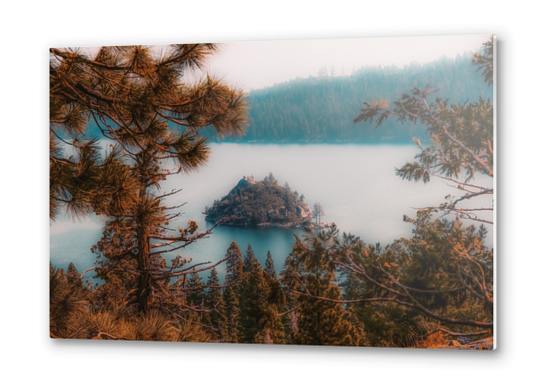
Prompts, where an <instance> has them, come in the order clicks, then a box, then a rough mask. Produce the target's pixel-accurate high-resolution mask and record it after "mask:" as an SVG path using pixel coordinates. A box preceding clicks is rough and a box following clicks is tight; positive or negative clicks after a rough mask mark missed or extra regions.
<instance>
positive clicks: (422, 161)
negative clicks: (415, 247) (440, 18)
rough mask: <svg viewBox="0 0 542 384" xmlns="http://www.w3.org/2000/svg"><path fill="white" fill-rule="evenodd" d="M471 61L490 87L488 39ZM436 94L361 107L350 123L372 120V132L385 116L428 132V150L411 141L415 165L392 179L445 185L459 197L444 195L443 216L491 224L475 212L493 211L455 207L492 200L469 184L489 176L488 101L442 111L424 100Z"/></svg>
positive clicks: (443, 104) (488, 190)
mask: <svg viewBox="0 0 542 384" xmlns="http://www.w3.org/2000/svg"><path fill="white" fill-rule="evenodd" d="M473 62H474V63H475V64H476V65H479V66H480V69H482V70H483V75H484V79H485V81H486V83H487V84H488V85H492V84H493V39H492V40H490V41H488V42H487V43H485V44H484V49H483V52H482V53H481V54H475V57H474V60H473ZM435 91H436V90H435V89H432V88H430V87H427V88H425V89H421V88H416V87H415V88H413V90H412V94H410V95H409V94H404V95H403V96H402V97H401V98H399V99H398V100H397V101H395V102H394V105H395V107H394V108H391V107H390V106H389V104H388V102H387V101H386V100H381V99H378V100H373V101H372V102H365V103H364V107H363V108H362V109H361V114H360V115H359V116H358V117H356V119H354V122H356V123H357V122H365V121H371V122H372V121H373V119H375V120H376V127H378V126H380V125H381V124H382V123H383V122H384V121H386V120H387V119H388V118H389V117H393V116H395V117H396V118H397V121H398V122H401V123H405V122H414V123H416V122H418V121H419V122H421V123H422V124H423V125H424V126H425V127H426V128H427V132H428V133H429V137H430V139H431V143H432V145H430V146H429V147H427V148H423V147H422V144H421V142H420V140H419V139H417V138H413V140H414V141H415V142H416V143H417V144H418V145H419V146H420V148H421V149H422V151H421V153H420V154H418V155H416V159H417V161H415V162H412V163H407V164H405V165H404V166H403V167H401V168H399V169H397V170H396V171H397V175H398V176H400V177H402V178H403V179H406V180H414V181H418V180H422V181H423V182H424V183H426V182H428V181H430V180H431V178H434V177H436V178H439V179H441V180H444V181H446V182H448V183H451V185H452V186H454V187H455V188H456V190H458V191H460V193H461V196H459V197H457V198H456V197H454V196H452V195H448V196H447V197H446V200H447V201H446V202H445V203H442V204H441V205H440V206H438V207H432V208H436V209H439V210H440V211H442V212H444V213H452V212H453V213H455V214H456V215H457V217H458V218H460V219H468V220H474V221H478V222H482V223H487V224H493V220H492V219H490V220H487V219H483V218H481V217H479V214H480V212H484V211H489V212H493V206H480V207H475V208H464V207H460V206H459V205H458V204H459V203H461V202H462V201H465V200H470V199H473V198H475V197H478V196H482V195H493V187H492V186H490V187H486V186H483V185H479V184H476V183H474V182H473V181H472V180H473V179H474V176H475V175H476V174H481V175H485V176H489V177H491V178H492V177H493V174H494V172H493V167H494V164H493V126H494V124H493V102H492V101H491V100H490V99H483V98H480V99H479V100H478V101H477V102H472V103H467V102H465V103H464V104H455V105H451V106H448V102H447V100H442V99H440V98H436V99H435V100H434V101H433V102H432V101H430V99H429V97H430V95H431V94H432V93H434V92H435Z"/></svg>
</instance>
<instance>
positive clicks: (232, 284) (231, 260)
mask: <svg viewBox="0 0 542 384" xmlns="http://www.w3.org/2000/svg"><path fill="white" fill-rule="evenodd" d="M226 258H227V264H226V278H225V281H226V285H227V286H226V287H225V288H224V294H223V298H224V307H225V317H226V320H225V323H226V325H225V332H224V336H225V339H227V340H230V341H231V342H232V343H237V342H239V291H240V288H239V286H240V284H241V281H242V279H243V275H244V273H243V264H244V263H243V260H242V256H241V251H240V250H239V247H238V246H237V244H236V243H235V242H232V243H231V245H230V247H229V248H228V251H227V252H226Z"/></svg>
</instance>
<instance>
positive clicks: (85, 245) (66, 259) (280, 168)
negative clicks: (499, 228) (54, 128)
mask: <svg viewBox="0 0 542 384" xmlns="http://www.w3.org/2000/svg"><path fill="white" fill-rule="evenodd" d="M210 146H211V150H212V153H211V157H210V159H209V163H208V164H207V165H206V166H204V167H202V168H201V170H200V171H198V172H194V173H192V174H189V175H184V174H180V175H173V176H171V177H169V178H168V180H166V181H165V182H163V183H162V189H163V190H164V191H165V192H169V191H170V190H172V189H174V188H176V189H182V192H180V193H178V194H176V195H173V196H171V197H169V198H168V201H167V202H168V203H169V204H170V205H178V204H181V203H184V202H186V203H187V204H186V205H185V206H183V207H182V208H181V211H182V212H184V215H183V216H182V217H181V218H180V219H179V220H178V221H177V222H172V223H171V227H172V228H176V227H177V226H184V225H186V223H187V221H188V220H195V221H196V222H197V224H198V225H199V231H204V230H206V229H207V228H210V227H211V226H212V224H211V223H207V222H205V220H204V215H203V213H202V212H203V211H204V209H205V206H211V205H212V204H213V201H214V200H215V199H220V198H222V197H223V196H225V195H226V194H227V193H228V192H229V191H230V190H231V189H232V188H233V187H234V186H235V185H236V184H237V183H238V182H239V180H240V179H242V178H243V176H244V175H253V176H254V178H255V179H256V180H261V179H263V178H264V177H265V176H267V175H268V174H269V173H270V172H272V173H273V175H274V176H275V177H276V178H277V179H278V182H279V184H280V185H284V183H285V182H286V181H287V182H288V184H289V185H290V187H291V188H292V190H293V191H298V193H299V195H301V194H304V195H305V197H306V199H305V202H307V203H308V204H309V206H311V207H312V205H313V204H314V203H315V202H320V203H321V204H322V206H323V208H324V211H325V216H324V217H322V221H323V222H335V223H336V224H337V226H338V228H339V229H340V231H341V232H349V233H353V234H355V235H357V236H359V237H360V238H361V239H362V240H364V241H365V242H366V243H372V244H374V243H376V242H380V243H381V244H382V245H387V244H389V243H391V242H393V240H394V239H398V238H401V237H411V234H412V229H413V226H412V225H411V224H408V223H404V222H403V215H408V216H410V217H415V215H416V210H415V209H414V208H423V207H427V206H431V205H439V204H440V203H442V202H443V201H444V197H445V196H446V195H448V194H452V195H455V196H460V195H461V191H459V190H457V189H454V188H452V187H450V186H448V185H446V184H445V183H443V182H442V181H440V180H437V179H434V180H432V181H431V182H429V183H427V184H423V183H422V182H418V183H416V182H412V181H410V182H409V181H406V180H401V178H399V177H398V176H396V175H395V168H398V167H400V166H402V165H403V164H405V163H406V162H407V161H413V160H414V156H415V155H416V154H417V153H418V152H419V148H418V147H417V146H416V145H353V144H352V145H350V144H345V145H334V144H333V145H332V144H305V145H290V144H287V145H270V144H211V145H210ZM474 181H475V182H476V183H478V184H481V185H484V186H491V185H492V179H491V178H489V177H477V178H476V179H475V180H474ZM476 206H486V207H487V206H491V196H483V197H480V198H477V199H475V200H474V201H468V202H467V203H466V204H464V205H463V207H476ZM437 217H438V216H437ZM482 217H484V218H491V214H486V215H485V216H482ZM453 218H454V217H450V219H453ZM466 223H469V222H468V221H467V222H466ZM472 223H473V224H476V225H479V224H477V223H474V222H472ZM102 227H103V221H101V220H100V219H97V218H96V217H95V216H94V217H90V218H89V219H87V220H85V221H83V222H75V223H74V222H73V221H71V220H69V219H62V218H61V219H60V220H59V221H58V222H57V223H55V224H53V225H52V226H51V262H52V263H53V265H54V266H55V267H60V268H67V266H68V264H69V263H70V262H73V263H74V264H75V266H76V268H77V269H78V271H79V272H80V273H81V272H82V271H83V270H85V269H87V268H90V267H92V266H93V265H94V261H95V260H96V256H95V255H94V254H92V253H91V252H90V247H91V246H92V245H93V244H95V243H96V242H97V241H98V240H99V239H100V237H101V230H102ZM488 229H489V234H488V239H487V241H486V243H487V244H488V245H489V246H492V244H493V240H492V228H491V227H490V228H488ZM294 233H298V234H300V235H302V234H303V231H302V230H292V229H283V228H266V229H250V228H233V227H225V226H222V227H217V228H215V230H214V231H213V234H212V235H211V236H210V237H209V238H207V239H202V240H199V241H198V242H197V243H194V244H192V245H190V246H189V247H187V248H186V249H185V251H184V252H183V253H182V255H183V256H185V257H192V258H193V259H194V262H201V261H218V260H220V259H221V258H223V256H224V254H225V253H226V250H227V248H228V246H229V245H230V243H231V242H232V241H235V242H236V243H237V244H238V246H239V248H240V249H241V251H242V252H243V256H244V254H245V251H246V248H247V246H248V244H250V245H251V246H252V248H253V249H254V251H255V254H256V257H257V258H258V260H259V261H260V263H261V264H264V263H265V258H266V256H267V251H268V250H269V251H271V254H272V255H273V259H274V262H275V268H276V269H277V271H280V270H281V269H282V266H283V264H284V260H285V259H286V257H287V256H288V254H289V252H290V251H291V248H292V245H293V243H294V236H293V235H294ZM166 255H167V254H166ZM166 255H165V256H166ZM175 256H176V254H171V257H175ZM171 257H169V256H168V257H167V258H171ZM217 271H218V272H219V275H220V277H221V278H222V277H223V276H224V272H225V265H224V264H222V265H220V266H219V267H218V268H217ZM89 276H92V274H91V273H89Z"/></svg>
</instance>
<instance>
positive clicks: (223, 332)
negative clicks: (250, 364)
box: [205, 268, 228, 340]
mask: <svg viewBox="0 0 542 384" xmlns="http://www.w3.org/2000/svg"><path fill="white" fill-rule="evenodd" d="M207 287H208V288H207V291H206V292H205V307H206V308H208V309H209V310H211V311H212V312H210V313H209V315H208V319H209V323H210V326H211V327H212V328H214V329H218V331H214V333H215V335H216V337H217V338H218V339H219V340H227V337H228V334H227V329H228V325H227V319H226V305H225V303H224V299H223V297H222V293H221V289H220V280H219V278H218V274H217V272H216V269H215V268H213V269H212V270H211V273H210V275H209V279H208V280H207Z"/></svg>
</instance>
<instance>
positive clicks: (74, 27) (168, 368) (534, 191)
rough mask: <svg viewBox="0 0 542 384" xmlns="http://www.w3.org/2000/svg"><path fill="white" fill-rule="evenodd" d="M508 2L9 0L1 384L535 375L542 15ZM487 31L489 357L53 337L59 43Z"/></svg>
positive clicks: (4, 62)
mask: <svg viewBox="0 0 542 384" xmlns="http://www.w3.org/2000/svg"><path fill="white" fill-rule="evenodd" d="M535 4H536V2H533V1H514V2H502V3H500V4H499V3H497V2H495V1H472V0H468V1H463V0H454V1H435V0H430V1H380V2H377V1H371V2H369V1H364V2H362V1H351V2H350V1H348V2H347V1H337V0H335V1H327V2H316V1H303V2H294V1H292V0H290V1H267V2H264V1H207V2H202V1H192V2H186V1H169V2H166V1H158V0H152V1H146V2H145V1H139V2H137V1H131V2H115V1H112V0H108V1H101V0H95V1H91V2H78V1H73V0H72V1H40V2H34V4H31V2H17V3H16V2H4V3H3V5H2V23H1V24H0V29H1V33H0V39H1V46H0V48H1V50H0V55H1V61H0V65H1V72H0V74H1V83H0V84H1V89H0V98H1V102H0V108H1V116H2V120H1V124H0V129H1V132H2V136H1V140H2V141H1V143H2V147H1V150H0V156H1V157H0V160H1V161H0V166H1V173H0V175H1V176H0V180H2V188H1V193H2V198H1V199H0V201H1V204H2V209H1V211H0V212H1V218H2V220H1V221H0V223H1V225H2V231H1V235H0V236H1V238H0V240H1V243H0V244H1V245H2V248H1V256H2V261H1V263H0V271H1V272H0V274H1V275H0V284H1V291H0V298H1V301H0V308H1V312H0V313H1V316H0V323H1V324H0V335H1V341H0V343H1V349H0V350H1V352H2V355H3V357H2V360H1V362H2V363H1V364H0V365H1V369H0V379H1V381H3V382H6V383H11V382H21V383H23V382H36V381H40V382H43V381H45V382H53V381H54V382H57V383H58V382H61V383H63V382H71V383H73V382H76V383H87V382H115V381H119V380H122V381H123V382H128V381H130V382H136V383H139V382H154V381H164V380H167V381H172V382H175V381H186V380H193V381H195V382H202V383H207V382H209V383H210V382H213V381H215V382H221V383H229V382H237V381H239V382H264V383H266V382H277V381H285V382H329V381H333V382H336V383H340V382H347V381H354V382H368V381H375V382H406V383H419V382H439V383H448V382H450V383H452V382H453V383H457V382H460V381H468V382H474V381H479V380H483V381H484V382H493V381H494V382H510V381H512V380H515V381H519V382H522V381H524V380H525V381H527V380H529V381H537V380H539V376H540V375H539V374H538V372H539V366H540V359H539V356H540V342H539V340H538V338H539V335H540V331H539V330H538V326H539V321H540V305H541V303H540V295H541V289H540V284H539V280H540V274H541V263H540V257H541V256H542V255H541V252H540V246H539V245H538V241H539V239H540V235H539V232H540V231H539V230H540V224H539V223H538V218H539V217H540V213H541V212H540V208H539V205H538V202H539V200H540V192H539V191H540V189H539V188H538V179H539V177H537V176H538V173H539V167H538V163H537V161H536V160H537V158H535V155H536V154H538V153H540V151H541V148H542V147H541V134H540V131H541V129H540V115H539V112H538V111H539V110H540V108H539V107H538V105H539V100H540V97H539V90H540V89H541V87H540V86H541V84H540V63H541V61H540V56H541V55H540V51H539V40H540V39H539V36H538V33H539V30H540V20H539V12H538V10H537V9H535V8H534V7H535ZM466 33H494V34H496V35H497V36H498V44H499V73H500V74H499V79H498V86H499V119H498V122H499V130H498V131H499V132H498V134H499V144H498V151H499V156H498V165H499V171H498V174H499V185H498V188H499V217H498V221H499V231H498V236H497V239H498V251H499V252H498V258H499V288H498V293H499V298H498V300H499V313H498V316H499V324H498V332H499V347H498V349H497V350H496V351H494V352H457V351H419V350H385V349H368V348H358V349H352V348H350V349H349V348H333V349H332V348H315V347H312V348H311V347H278V346H275V347H264V346H240V345H239V346H232V345H199V344H165V343H133V342H103V341H102V342H84V341H52V340H49V338H48V293H47V292H48V289H47V285H48V279H47V277H48V250H49V243H48V226H49V220H48V197H47V188H48V187H47V185H48V145H47V143H48V138H47V135H48V134H47V121H48V101H47V97H48V96H47V95H48V78H47V77H48V51H47V49H48V48H49V47H50V46H60V47H65V46H82V45H87V46H89V45H90V46H92V45H119V44H164V43H171V42H187V43H188V42H231V41H243V40H272V39H289V38H296V39H304V38H343V37H344V38H346V37H378V36H397V35H403V36H404V35H407V36H408V35H412V36H414V35H429V34H466Z"/></svg>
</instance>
